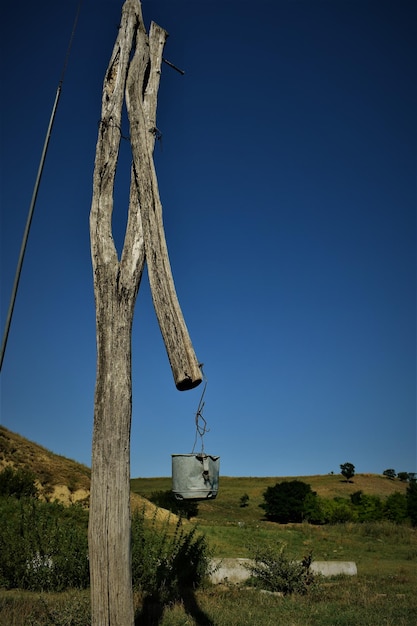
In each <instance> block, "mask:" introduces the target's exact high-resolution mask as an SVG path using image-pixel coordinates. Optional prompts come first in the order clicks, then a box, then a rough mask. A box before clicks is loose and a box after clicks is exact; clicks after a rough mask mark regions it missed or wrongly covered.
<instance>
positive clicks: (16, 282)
mask: <svg viewBox="0 0 417 626" xmlns="http://www.w3.org/2000/svg"><path fill="white" fill-rule="evenodd" d="M82 3H83V0H80V1H79V3H78V7H77V13H76V16H75V20H74V24H73V27H72V31H71V37H70V40H69V44H68V47H67V51H66V54H65V58H64V63H63V66H62V72H61V76H60V79H59V83H58V87H57V90H56V94H55V100H54V104H53V107H52V112H51V116H50V118H49V124H48V130H47V131H46V137H45V142H44V144H43V150H42V154H41V159H40V162H39V167H38V173H37V176H36V180H35V185H34V188H33V193H32V199H31V202H30V206H29V212H28V216H27V220H26V227H25V231H24V233H23V240H22V245H21V248H20V254H19V259H18V261H17V268H16V274H15V278H14V283H13V288H12V294H11V298H10V304H9V309H8V312H7V318H6V324H5V328H4V334H3V340H2V344H1V353H0V371H1V369H2V367H3V360H4V354H5V352H6V346H7V340H8V337H9V331H10V324H11V321H12V316H13V310H14V305H15V302H16V295H17V289H18V286H19V281H20V274H21V272H22V265H23V259H24V257H25V252H26V245H27V241H28V237H29V231H30V226H31V223H32V218H33V212H34V209H35V204H36V198H37V196H38V191H39V185H40V182H41V178H42V172H43V167H44V165H45V159H46V153H47V151H48V145H49V140H50V138H51V133H52V127H53V124H54V120H55V115H56V111H57V108H58V103H59V98H60V95H61V91H62V84H63V82H64V77H65V72H66V70H67V65H68V60H69V56H70V52H71V48H72V42H73V39H74V35H75V31H76V28H77V24H78V17H79V15H80V11H81V5H82Z"/></svg>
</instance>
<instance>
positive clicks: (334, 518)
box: [322, 497, 356, 524]
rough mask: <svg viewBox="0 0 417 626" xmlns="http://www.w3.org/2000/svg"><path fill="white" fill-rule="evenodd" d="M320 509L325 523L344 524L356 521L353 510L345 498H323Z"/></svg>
mask: <svg viewBox="0 0 417 626" xmlns="http://www.w3.org/2000/svg"><path fill="white" fill-rule="evenodd" d="M322 510H323V516H324V521H325V523H326V524H345V523H346V522H354V521H356V515H355V511H354V510H353V507H352V505H351V504H350V502H349V500H346V498H338V497H336V498H333V500H323V502H322Z"/></svg>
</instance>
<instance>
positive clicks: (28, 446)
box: [0, 426, 177, 524]
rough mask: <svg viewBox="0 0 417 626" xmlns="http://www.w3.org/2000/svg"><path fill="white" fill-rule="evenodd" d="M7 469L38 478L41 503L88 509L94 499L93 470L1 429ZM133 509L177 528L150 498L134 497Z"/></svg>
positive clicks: (0, 457)
mask: <svg viewBox="0 0 417 626" xmlns="http://www.w3.org/2000/svg"><path fill="white" fill-rule="evenodd" d="M7 465H9V466H12V467H16V468H25V469H28V470H30V471H31V472H33V474H34V475H35V476H36V477H37V486H38V489H39V494H40V498H41V499H47V500H49V501H54V500H58V501H59V502H62V503H63V504H65V505H69V504H72V503H75V502H82V503H83V504H85V505H86V506H88V500H89V496H90V476H91V471H90V468H89V467H87V466H85V465H82V464H81V463H77V461H73V460H72V459H67V458H66V457H64V456H60V455H58V454H54V453H53V452H51V451H50V450H47V449H46V448H44V447H42V446H40V445H39V444H37V443H34V442H32V441H29V440H28V439H25V438H24V437H22V436H21V435H18V434H16V433H13V432H12V431H10V430H8V429H7V428H5V427H4V426H0V471H1V470H2V469H3V468H4V467H6V466H7ZM131 506H132V510H134V509H138V508H139V509H141V510H142V509H143V508H144V509H145V515H146V517H147V518H153V517H155V519H156V520H157V521H161V522H164V521H165V520H166V519H167V517H168V516H169V517H170V522H172V524H176V522H177V517H176V516H175V515H172V514H170V513H169V512H168V511H165V510H164V509H159V508H158V507H156V506H155V505H154V504H152V503H151V502H149V501H148V500H147V499H146V498H143V497H141V496H140V495H138V494H135V493H132V494H131Z"/></svg>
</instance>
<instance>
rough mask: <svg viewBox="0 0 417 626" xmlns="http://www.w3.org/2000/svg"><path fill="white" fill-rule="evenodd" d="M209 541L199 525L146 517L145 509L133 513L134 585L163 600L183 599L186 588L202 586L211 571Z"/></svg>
mask: <svg viewBox="0 0 417 626" xmlns="http://www.w3.org/2000/svg"><path fill="white" fill-rule="evenodd" d="M209 563H210V554H209V549H208V545H207V541H206V539H205V537H204V536H203V535H200V534H198V533H197V528H196V527H193V528H192V529H191V530H190V531H185V530H184V527H183V523H182V521H181V519H179V520H178V522H177V524H176V526H175V528H174V529H172V524H171V521H170V519H169V518H168V519H167V520H166V521H165V522H164V523H163V524H162V525H161V523H160V522H158V521H157V519H156V516H154V517H153V518H152V519H151V520H146V518H145V514H144V511H136V512H134V514H133V515H132V577H133V586H134V587H135V588H136V589H140V590H141V591H143V592H145V593H147V594H148V595H150V596H152V597H153V598H155V599H157V600H158V601H159V602H162V603H163V604H165V603H167V602H173V601H175V600H177V599H180V598H181V597H182V595H183V592H184V590H185V589H187V588H196V587H198V586H200V585H201V584H202V583H203V581H204V579H205V577H206V576H207V575H208V571H209Z"/></svg>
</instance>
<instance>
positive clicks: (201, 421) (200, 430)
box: [191, 364, 210, 454]
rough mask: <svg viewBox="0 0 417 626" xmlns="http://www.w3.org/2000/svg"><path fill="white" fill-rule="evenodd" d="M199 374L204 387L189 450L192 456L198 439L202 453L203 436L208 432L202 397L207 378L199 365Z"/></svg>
mask: <svg viewBox="0 0 417 626" xmlns="http://www.w3.org/2000/svg"><path fill="white" fill-rule="evenodd" d="M200 369H201V373H202V375H203V380H204V387H203V391H202V393H201V397H200V402H199V403H198V407H197V412H196V414H195V438H194V445H193V449H192V450H191V454H194V450H195V447H196V445H197V439H198V437H200V440H201V452H202V453H203V452H204V435H205V434H206V433H208V432H210V429H209V428H207V421H206V419H205V418H204V417H203V409H204V405H205V402H204V395H205V393H206V389H207V378H206V376H205V374H204V372H203V364H201V365H200Z"/></svg>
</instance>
